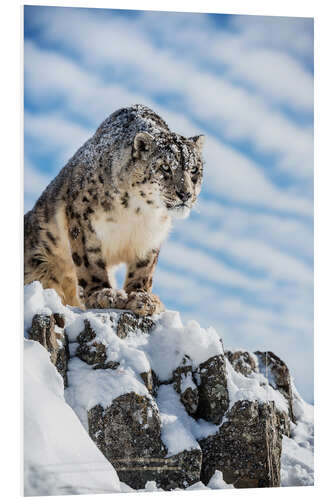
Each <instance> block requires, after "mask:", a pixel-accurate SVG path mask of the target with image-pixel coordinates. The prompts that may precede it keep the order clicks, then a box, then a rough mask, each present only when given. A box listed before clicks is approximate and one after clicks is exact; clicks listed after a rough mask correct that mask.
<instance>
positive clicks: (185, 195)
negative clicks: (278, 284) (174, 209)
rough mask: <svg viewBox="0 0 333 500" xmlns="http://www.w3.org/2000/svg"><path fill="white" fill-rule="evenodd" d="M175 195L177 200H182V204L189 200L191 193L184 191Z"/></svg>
mask: <svg viewBox="0 0 333 500" xmlns="http://www.w3.org/2000/svg"><path fill="white" fill-rule="evenodd" d="M176 194H177V196H178V198H180V199H181V200H182V202H183V203H185V202H186V201H187V200H189V199H190V198H191V193H188V192H185V191H176Z"/></svg>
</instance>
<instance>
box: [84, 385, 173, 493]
mask: <svg viewBox="0 0 333 500" xmlns="http://www.w3.org/2000/svg"><path fill="white" fill-rule="evenodd" d="M88 426H89V434H90V436H91V438H92V439H93V440H94V441H95V443H96V444H97V446H98V447H99V449H100V450H101V451H102V453H103V454H104V455H105V456H106V458H107V459H108V460H109V461H110V462H111V463H112V465H113V466H114V467H115V469H116V470H117V472H118V475H119V478H120V480H121V481H123V482H125V483H126V484H128V485H129V486H131V487H132V488H135V489H138V488H144V486H145V484H146V482H147V481H151V480H155V477H156V467H157V466H156V463H159V460H160V459H162V458H164V457H165V455H166V454H167V450H166V448H165V446H164V444H163V443H162V440H161V421H160V416H159V412H158V409H157V406H156V404H155V403H154V402H153V400H152V399H151V398H148V397H146V396H140V395H138V394H135V393H134V392H130V393H128V394H123V395H122V396H119V397H118V398H116V399H114V400H113V402H112V404H111V405H110V406H109V407H107V408H106V409H103V408H102V407H101V406H100V405H97V406H95V407H93V408H92V409H91V410H89V411H88ZM157 459H158V460H157ZM156 460H157V462H156Z"/></svg>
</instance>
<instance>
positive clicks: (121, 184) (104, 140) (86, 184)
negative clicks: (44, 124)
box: [24, 105, 203, 314]
mask: <svg viewBox="0 0 333 500" xmlns="http://www.w3.org/2000/svg"><path fill="white" fill-rule="evenodd" d="M202 145H203V136H196V137H191V138H185V137H183V136H181V135H179V134H175V133H173V132H171V131H170V129H169V127H168V126H167V124H166V123H165V121H164V120H163V119H162V118H161V117H160V116H158V115H157V114H156V113H154V111H152V110H151V109H149V108H147V107H145V106H142V105H135V106H131V107H129V108H123V109H120V110H118V111H116V112H115V113H113V114H112V115H110V116H109V117H108V118H107V119H106V120H105V121H104V122H103V123H102V124H101V125H100V127H99V128H98V129H97V131H96V133H95V134H94V136H93V137H92V138H91V139H89V140H88V141H87V142H86V143H85V144H84V145H83V146H82V147H81V148H80V149H79V150H78V151H77V152H76V154H75V155H74V156H73V157H72V158H71V159H70V160H69V162H68V164H67V165H66V166H65V167H64V168H63V169H62V170H61V171H60V173H59V174H58V176H57V177H56V178H55V179H54V180H53V181H52V182H51V183H50V185H49V186H48V187H47V188H46V190H45V191H44V192H43V194H42V195H41V197H40V198H39V200H38V201H37V203H36V204H35V206H34V208H33V209H32V210H31V211H30V212H28V213H27V214H26V215H25V218H24V231H25V236H24V243H25V256H24V266H25V283H30V282H32V281H34V280H39V281H40V282H41V283H42V285H43V286H44V288H53V289H55V290H56V291H57V292H58V294H59V295H60V297H61V300H62V302H63V303H64V304H70V305H73V306H80V307H85V306H86V307H99V308H105V307H118V308H124V307H126V308H129V309H132V310H133V311H134V312H136V313H137V314H153V313H154V312H160V311H161V310H163V305H162V303H161V302H160V300H159V298H158V297H157V296H156V295H154V294H153V293H152V283H153V275H154V271H155V267H156V264H157V260H158V253H159V248H160V246H161V244H162V242H163V240H164V239H165V238H166V236H167V234H168V232H169V230H170V227H171V220H172V218H173V217H186V216H187V215H188V213H189V212H190V209H191V208H192V206H193V204H194V203H195V201H196V199H197V196H198V194H199V192H200V189H201V182H202V158H201V149H202ZM123 262H124V263H126V264H127V275H126V280H125V284H124V290H116V288H115V281H114V270H115V268H116V267H117V266H118V265H119V264H120V263H123ZM79 287H80V289H79Z"/></svg>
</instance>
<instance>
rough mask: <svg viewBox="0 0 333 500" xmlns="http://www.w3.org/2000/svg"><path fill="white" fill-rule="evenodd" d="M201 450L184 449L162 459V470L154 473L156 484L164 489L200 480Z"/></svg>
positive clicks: (181, 486) (184, 486)
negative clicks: (156, 473)
mask: <svg viewBox="0 0 333 500" xmlns="http://www.w3.org/2000/svg"><path fill="white" fill-rule="evenodd" d="M201 463H202V452H201V450H200V449H199V448H198V449H194V450H184V451H182V452H181V453H178V454H177V455H173V456H171V457H168V458H166V459H165V460H164V464H163V465H164V466H163V468H162V470H161V471H160V472H159V474H158V475H156V479H155V481H156V484H157V486H158V487H160V488H163V489H164V490H173V489H175V488H184V489H185V488H187V487H188V486H191V485H192V484H194V483H197V482H198V481H200V472H201Z"/></svg>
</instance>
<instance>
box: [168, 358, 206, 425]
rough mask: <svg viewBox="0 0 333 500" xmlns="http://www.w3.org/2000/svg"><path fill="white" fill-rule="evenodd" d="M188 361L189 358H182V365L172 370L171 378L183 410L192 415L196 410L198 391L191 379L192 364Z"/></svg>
mask: <svg viewBox="0 0 333 500" xmlns="http://www.w3.org/2000/svg"><path fill="white" fill-rule="evenodd" d="M189 362H190V360H189V358H185V359H184V360H183V365H182V366H179V367H178V368H177V369H176V370H174V371H173V374H172V380H173V387H174V389H175V390H176V391H177V392H178V394H179V395H180V400H181V402H182V403H183V405H184V407H185V410H186V411H187V413H188V414H189V415H194V414H195V413H196V412H197V410H198V404H199V391H198V388H197V386H196V385H195V382H194V380H193V371H192V366H191V365H190V364H189Z"/></svg>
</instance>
